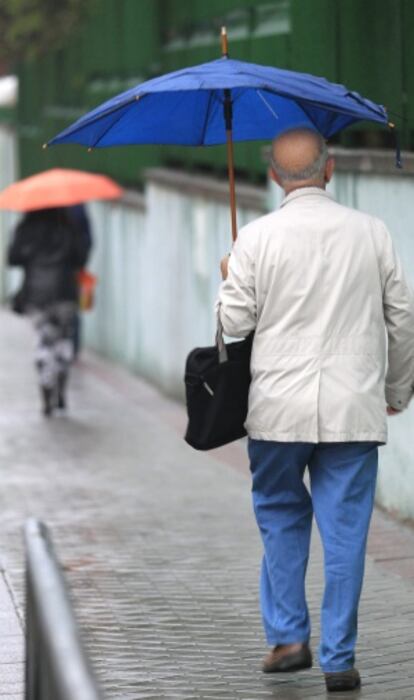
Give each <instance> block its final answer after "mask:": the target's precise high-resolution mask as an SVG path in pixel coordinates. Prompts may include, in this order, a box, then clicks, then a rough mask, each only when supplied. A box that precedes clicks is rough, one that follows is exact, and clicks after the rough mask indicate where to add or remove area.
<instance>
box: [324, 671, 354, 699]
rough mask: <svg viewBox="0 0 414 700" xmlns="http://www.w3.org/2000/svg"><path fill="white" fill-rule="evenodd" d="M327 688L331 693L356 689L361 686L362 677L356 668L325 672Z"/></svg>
mask: <svg viewBox="0 0 414 700" xmlns="http://www.w3.org/2000/svg"><path fill="white" fill-rule="evenodd" d="M325 683H326V690H327V691H328V692H329V693H335V692H341V691H344V690H345V691H346V690H356V689H357V688H359V687H360V686H361V677H360V675H359V673H358V671H357V670H356V668H350V669H349V670H348V671H337V672H336V673H325Z"/></svg>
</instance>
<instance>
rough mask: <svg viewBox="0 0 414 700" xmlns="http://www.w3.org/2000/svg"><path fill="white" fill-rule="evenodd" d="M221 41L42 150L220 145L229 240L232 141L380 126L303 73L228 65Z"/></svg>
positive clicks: (353, 100)
mask: <svg viewBox="0 0 414 700" xmlns="http://www.w3.org/2000/svg"><path fill="white" fill-rule="evenodd" d="M221 39H222V53H223V56H222V58H220V59H218V60H216V61H210V62H209V63H203V64H201V65H199V66H193V67H190V68H184V69H183V70H179V71H175V72H174V73H168V74H167V75H164V76H161V77H160V78H155V79H153V80H148V81H147V82H145V83H141V84H140V85H137V86H136V87H135V88H132V89H131V90H127V91H126V92H123V93H122V94H120V95H118V96H116V97H114V98H112V99H111V100H108V101H107V102H105V103H104V104H102V105H101V106H100V107H97V108H96V109H94V110H93V111H92V112H89V113H88V114H86V115H85V116H83V117H81V119H78V121H77V122H75V123H74V124H72V125H71V126H69V127H68V128H67V129H65V130H64V131H62V133H60V134H58V135H57V136H56V137H55V138H53V139H52V140H51V141H50V142H49V144H50V145H52V144H58V143H79V144H83V145H85V146H88V147H89V148H95V147H104V146H122V145H123V146H125V145H132V144H138V143H142V144H144V143H146V144H150V143H151V144H179V145H182V146H214V145H216V144H221V143H227V165H228V174H229V186H230V210H231V227H232V237H233V240H235V239H236V237H237V221H236V194H235V179H234V162H233V141H252V140H256V139H273V138H275V136H277V135H278V134H280V133H282V132H283V131H286V130H287V129H294V128H310V129H316V130H317V131H319V133H320V134H322V135H323V136H325V137H326V138H329V137H330V136H333V134H336V133H337V132H338V131H340V130H341V129H344V128H345V127H347V126H349V125H350V124H353V123H354V122H356V121H359V120H362V119H368V120H370V121H374V122H378V123H379V124H387V122H388V118H387V113H386V111H385V109H384V107H382V106H381V105H377V104H375V103H374V102H371V101H370V100H367V99H365V98H363V97H361V95H359V94H358V93H357V92H352V91H350V90H348V89H347V88H346V87H344V86H343V85H337V84H335V83H330V82H328V81H327V80H325V79H324V78H316V77H314V76H313V75H308V74H306V73H296V72H293V71H288V70H281V69H280V68H272V67H271V66H260V65H257V64H255V63H247V62H244V61H235V60H232V59H230V58H229V56H228V44H227V31H226V28H225V27H222V30H221ZM397 159H398V156H397Z"/></svg>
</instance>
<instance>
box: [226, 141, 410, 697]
mask: <svg viewBox="0 0 414 700" xmlns="http://www.w3.org/2000/svg"><path fill="white" fill-rule="evenodd" d="M333 170H334V161H333V159H332V158H331V157H329V154H328V151H327V147H326V144H325V142H324V140H323V138H322V137H321V136H320V135H319V134H318V132H316V131H311V130H309V129H300V130H291V131H287V132H285V133H284V134H282V135H281V136H280V137H279V138H277V139H276V140H275V142H274V144H273V152H272V161H271V175H272V177H273V179H274V180H275V181H276V182H277V183H278V184H279V185H280V186H281V187H282V188H283V190H284V192H285V198H284V200H283V202H282V204H281V207H280V208H279V209H278V211H275V212H272V213H271V214H268V215H267V216H264V217H262V218H260V219H258V220H257V221H253V222H252V223H250V224H248V225H247V226H245V227H244V228H243V229H242V230H241V231H240V234H239V237H238V239H237V241H236V243H235V245H234V248H233V251H232V253H231V256H230V258H228V257H226V258H225V259H223V260H222V263H221V270H222V275H223V278H224V279H225V281H224V282H223V284H222V286H221V289H220V293H219V313H220V318H221V321H222V324H223V327H224V331H225V333H226V334H227V335H229V336H233V337H244V336H246V335H247V334H248V333H250V332H251V331H255V335H254V340H253V348H252V358H251V372H252V382H251V386H250V394H249V410H248V416H247V422H246V429H247V432H248V435H249V455H250V465H251V472H252V480H253V486H252V491H253V504H254V511H255V514H256V519H257V523H258V526H259V529H260V532H261V535H262V540H263V545H264V559H263V566H262V574H261V583H260V598H261V609H262V616H263V624H264V628H265V633H266V637H267V641H268V643H269V645H270V646H271V647H272V648H271V650H270V652H269V654H268V655H267V657H266V658H265V660H264V663H263V671H264V672H266V673H281V672H286V671H299V670H301V669H306V668H309V667H310V666H311V665H312V653H311V649H310V645H309V641H310V634H311V627H310V619H309V613H308V607H307V603H306V596H305V574H306V567H307V563H308V556H309V543H310V535H311V527H312V518H313V514H315V517H316V522H317V525H318V528H319V531H320V534H321V539H322V544H323V548H324V565H325V591H324V596H323V603H322V613H321V641H320V646H319V662H320V665H321V668H322V671H323V672H324V674H325V682H326V687H327V690H328V691H352V690H354V689H355V688H358V687H359V685H360V675H359V673H358V671H357V669H356V668H355V644H356V639H357V618H358V605H359V598H360V593H361V587H362V581H363V575H364V561H365V551H366V543H367V535H368V528H369V523H370V518H371V513H372V508H373V504H374V494H375V483H376V477H377V467H378V445H380V444H384V443H385V442H386V441H387V414H388V415H389V416H392V415H394V414H397V413H399V412H400V411H403V410H404V409H406V408H407V406H408V404H409V402H410V400H411V398H412V396H413V385H414V297H413V294H412V292H411V291H410V289H409V286H408V284H407V281H406V278H405V276H404V272H403V269H402V266H401V263H400V260H399V258H398V255H397V254H396V252H395V249H394V246H393V243H392V239H391V236H390V234H389V232H388V230H387V228H386V226H385V224H384V223H383V222H382V221H380V220H379V219H377V218H375V217H373V216H368V215H367V214H364V213H361V212H358V211H355V210H354V209H350V208H347V207H344V206H342V205H340V204H338V203H337V202H335V200H334V199H333V198H332V197H331V196H330V195H329V194H328V193H327V192H326V191H325V187H326V183H327V182H329V180H330V179H331V176H332V174H333ZM387 336H388V344H387V342H386V340H387ZM387 352H388V364H387ZM306 469H307V470H308V473H309V481H310V488H309V489H308V488H307V487H306V486H305V483H304V475H305V470H306ZM378 604H379V605H380V604H381V601H380V600H378ZM384 653H386V642H385V648H384Z"/></svg>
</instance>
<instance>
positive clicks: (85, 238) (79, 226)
mask: <svg viewBox="0 0 414 700" xmlns="http://www.w3.org/2000/svg"><path fill="white" fill-rule="evenodd" d="M68 214H69V217H70V219H71V221H72V223H73V225H74V228H75V231H76V235H77V236H78V237H79V238H80V245H82V247H84V249H85V251H86V257H85V262H84V265H86V264H87V262H88V260H89V256H90V252H91V249H92V245H93V238H92V231H91V225H90V221H89V217H88V214H87V211H86V207H85V205H84V204H75V205H74V206H72V207H68ZM81 348H82V315H81V313H80V311H79V309H78V311H77V313H76V314H75V316H74V318H73V351H74V359H76V358H77V357H78V355H79V352H80V350H81Z"/></svg>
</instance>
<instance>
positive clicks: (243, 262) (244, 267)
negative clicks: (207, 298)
mask: <svg viewBox="0 0 414 700" xmlns="http://www.w3.org/2000/svg"><path fill="white" fill-rule="evenodd" d="M251 235H253V234H251V233H249V232H248V231H240V233H239V236H238V238H237V241H236V243H235V244H234V246H233V250H232V253H231V256H230V262H229V270H228V276H227V279H226V280H225V281H224V282H223V283H222V284H221V287H220V291H219V298H218V310H219V313H220V319H221V322H222V324H223V329H224V332H225V334H226V335H230V336H232V337H234V338H244V337H245V336H247V335H248V334H249V333H250V332H251V331H253V330H254V329H255V327H256V319H257V316H256V290H255V263H254V252H253V250H252V245H251V241H250V240H249V236H251Z"/></svg>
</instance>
